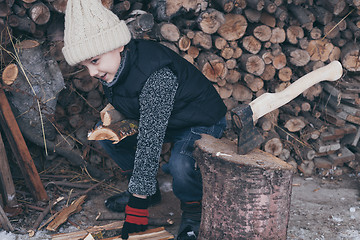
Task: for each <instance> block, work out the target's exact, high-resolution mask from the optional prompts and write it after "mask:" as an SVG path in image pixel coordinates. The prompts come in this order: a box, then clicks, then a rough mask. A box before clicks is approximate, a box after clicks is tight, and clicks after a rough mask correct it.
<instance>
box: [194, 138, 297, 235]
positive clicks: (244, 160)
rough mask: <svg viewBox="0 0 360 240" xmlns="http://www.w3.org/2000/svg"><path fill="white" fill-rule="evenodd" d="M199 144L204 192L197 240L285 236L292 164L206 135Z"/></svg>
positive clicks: (196, 143) (196, 147) (199, 162)
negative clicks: (245, 151)
mask: <svg viewBox="0 0 360 240" xmlns="http://www.w3.org/2000/svg"><path fill="white" fill-rule="evenodd" d="M201 136H202V138H201V139H200V140H197V141H196V142H195V150H194V156H195V158H196V160H197V162H198V164H199V167H200V170H201V174H202V178H203V184H204V186H203V188H204V196H203V199H202V218H201V219H202V220H201V225H200V232H199V238H198V239H286V233H287V224H288V220H289V213H290V199H291V187H292V174H293V167H292V166H291V165H289V164H287V163H286V162H284V161H282V160H280V159H279V158H277V157H274V156H273V155H271V154H269V153H265V152H263V151H261V150H258V149H255V150H253V151H252V152H250V153H248V154H246V155H239V154H237V146H236V143H234V142H231V141H229V140H226V139H216V138H214V137H212V136H210V135H206V134H202V135H201Z"/></svg>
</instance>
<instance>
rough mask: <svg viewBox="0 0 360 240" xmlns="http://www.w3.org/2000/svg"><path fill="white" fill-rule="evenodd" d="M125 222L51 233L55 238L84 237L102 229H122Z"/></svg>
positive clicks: (64, 239)
mask: <svg viewBox="0 0 360 240" xmlns="http://www.w3.org/2000/svg"><path fill="white" fill-rule="evenodd" d="M123 224H124V221H115V222H112V223H109V224H106V225H102V226H93V227H89V228H87V229H85V230H78V231H75V232H70V233H57V234H53V235H51V238H52V239H53V240H68V239H83V238H84V237H86V235H87V234H88V233H96V232H100V231H106V230H117V229H122V226H123Z"/></svg>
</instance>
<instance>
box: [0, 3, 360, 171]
mask: <svg viewBox="0 0 360 240" xmlns="http://www.w3.org/2000/svg"><path fill="white" fill-rule="evenodd" d="M66 2H67V1H66V0H52V1H49V0H37V1H33V0H0V31H1V38H0V41H1V45H2V46H4V48H2V49H1V53H2V55H1V56H2V58H1V59H2V61H1V65H2V69H8V68H9V69H10V70H11V69H15V67H14V65H11V64H12V63H14V59H13V58H12V56H11V55H10V54H8V52H7V51H5V49H8V50H10V52H11V51H12V48H13V47H12V44H11V39H13V40H15V37H16V38H18V39H27V38H31V39H36V40H37V41H38V42H39V43H42V45H43V46H44V48H45V50H44V55H50V56H51V57H52V58H53V59H55V60H56V62H57V63H58V65H59V67H60V69H61V72H62V74H63V77H64V80H65V85H66V88H65V89H64V90H62V91H61V93H60V94H59V97H58V100H57V104H56V107H55V109H53V110H54V114H52V115H51V116H47V118H48V119H49V120H50V121H51V122H52V123H53V125H54V126H55V128H56V130H57V131H58V132H60V133H61V134H62V135H63V136H66V139H70V140H64V139H65V138H59V139H58V141H59V142H58V143H57V144H60V143H61V144H65V145H68V147H69V148H70V149H73V150H76V151H78V152H81V153H83V154H82V157H83V159H85V161H87V162H93V163H99V162H101V161H102V160H104V159H107V155H106V154H104V153H103V152H102V151H101V150H100V149H99V148H98V146H97V145H93V144H92V143H90V142H88V140H87V133H88V131H89V130H91V129H93V128H94V126H95V124H96V123H97V122H98V121H99V120H100V111H101V110H102V109H103V108H104V107H105V106H106V105H107V102H106V100H105V98H104V94H103V90H102V88H101V85H100V84H99V83H98V81H97V80H96V79H94V78H92V77H90V76H88V74H87V73H86V71H85V70H84V69H81V68H79V67H70V66H69V65H67V64H66V62H65V61H64V58H63V56H62V53H61V48H62V46H63V42H62V39H63V27H64V26H63V21H64V10H65V7H66ZM102 2H103V4H104V5H105V6H106V7H108V8H109V9H111V10H112V11H113V12H114V13H116V14H117V15H118V16H119V17H120V18H122V19H124V20H126V22H127V24H128V26H129V28H130V30H131V32H132V35H133V37H134V38H146V39H152V40H155V41H159V42H161V43H162V44H164V45H166V46H168V47H169V48H171V49H173V50H174V51H176V52H177V53H179V54H180V55H181V56H183V57H184V58H185V59H187V60H188V61H189V62H191V63H193V64H194V65H195V66H196V67H198V68H199V69H200V70H201V71H202V72H203V73H204V75H205V76H206V77H207V78H208V79H209V80H210V81H211V82H212V83H213V85H214V86H215V88H216V89H217V91H218V92H219V94H220V96H221V97H222V99H223V100H224V102H225V104H226V106H227V107H228V110H230V109H232V108H234V107H235V106H237V105H238V104H241V103H249V102H250V101H251V100H253V99H254V98H256V97H257V96H260V95H261V94H263V93H265V92H278V91H281V90H283V89H285V88H286V87H287V86H288V85H289V84H290V83H291V82H294V81H296V80H297V79H298V78H300V77H301V76H303V75H305V74H306V73H308V72H311V71H313V70H315V69H317V68H319V67H322V66H324V65H326V64H328V63H330V62H331V61H333V60H339V61H341V63H342V66H343V68H344V70H345V74H344V76H343V77H342V78H341V79H340V80H339V81H337V82H334V83H333V82H323V83H321V84H316V85H315V86H313V87H311V88H309V89H308V90H306V91H305V92H304V93H303V94H302V95H301V96H299V97H297V98H296V99H295V100H293V101H291V102H290V103H288V104H286V105H285V106H283V107H281V108H280V109H278V110H275V111H273V112H271V113H269V114H267V115H266V116H264V117H262V118H261V119H259V121H258V122H257V126H258V127H259V128H260V129H261V131H262V133H263V135H264V137H265V139H266V141H265V142H264V144H263V145H262V146H261V148H262V150H264V151H266V152H269V153H271V154H273V155H275V156H278V157H280V158H281V159H283V160H285V161H287V162H288V163H290V164H292V165H294V166H295V167H296V168H297V169H298V171H299V172H300V173H302V174H304V175H306V176H311V175H312V174H315V173H320V174H321V175H323V176H328V175H334V174H335V175H337V174H341V173H343V172H344V171H345V170H348V169H351V170H352V171H356V172H359V171H360V148H359V146H358V141H359V138H360V128H359V125H360V113H359V111H360V107H359V104H360V100H359V92H360V87H358V86H359V82H360V78H359V77H358V76H356V73H357V72H359V71H360V64H359V62H360V57H359V56H360V46H359V44H358V43H357V40H358V39H359V36H360V17H359V12H360V2H359V1H358V0H336V1H335V0H334V1H333V0H331V1H326V0H214V1H205V0H196V1H189V0H164V1H151V2H150V3H149V2H148V1H133V0H121V1H120V0H102ZM5 67H6V68H5ZM13 71H17V70H11V71H10V73H9V72H5V71H4V73H3V77H2V78H3V84H4V85H5V86H6V89H7V91H8V92H12V91H13V92H14V91H15V92H16V91H17V89H16V84H15V83H16V81H17V80H11V78H13V75H12V74H14V73H13ZM7 76H9V77H7ZM12 82H14V83H13V84H12ZM227 119H228V120H229V124H230V123H231V121H230V114H228V115H227ZM226 136H227V137H228V138H230V139H236V137H234V136H233V133H232V132H231V131H230V130H229V131H228V132H227V135H226ZM56 146H58V145H56ZM168 149H169V146H166V147H164V151H163V153H162V155H161V158H162V159H163V160H165V161H166V160H167V159H168V157H169V154H170V153H169V151H168ZM95 156H97V157H95ZM99 159H100V160H99ZM105 161H107V160H105Z"/></svg>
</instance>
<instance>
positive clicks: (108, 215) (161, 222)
mask: <svg viewBox="0 0 360 240" xmlns="http://www.w3.org/2000/svg"><path fill="white" fill-rule="evenodd" d="M96 220H97V221H104V220H105V221H106V220H125V213H123V212H121V213H118V212H99V213H98V215H97V216H96ZM173 224H174V221H173V220H172V219H165V218H153V217H149V226H170V225H173Z"/></svg>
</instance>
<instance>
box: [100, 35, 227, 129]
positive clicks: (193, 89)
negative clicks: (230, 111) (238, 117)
mask: <svg viewBox="0 0 360 240" xmlns="http://www.w3.org/2000/svg"><path fill="white" fill-rule="evenodd" d="M126 49H127V51H129V52H128V53H127V59H126V61H125V67H124V70H123V71H122V72H121V75H120V77H119V79H118V81H117V82H116V84H115V85H114V86H112V87H110V88H107V87H105V86H104V91H105V94H106V96H107V98H108V100H109V102H110V103H111V104H112V105H113V106H114V107H115V108H116V109H117V110H118V111H120V112H121V113H123V114H124V115H125V116H126V117H127V118H131V119H139V116H140V113H139V95H140V92H141V89H142V88H143V86H144V84H145V82H146V80H147V79H148V78H149V76H150V75H151V74H152V73H153V72H154V71H156V70H158V69H161V68H163V67H164V66H169V67H170V69H171V70H172V71H173V72H174V73H175V74H176V76H177V78H178V82H179V87H178V89H177V92H176V95H175V103H174V108H173V111H172V114H171V116H170V119H169V124H168V127H169V128H183V127H190V126H199V125H200V126H210V125H213V124H215V123H216V122H218V121H219V120H220V119H221V118H222V117H223V116H225V113H226V110H227V109H226V106H225V105H224V103H223V101H222V99H221V98H220V96H219V94H218V93H217V92H216V90H215V88H214V87H213V86H212V84H211V82H210V81H209V80H208V79H207V78H206V77H205V76H204V75H203V74H202V73H201V72H200V71H198V70H197V69H196V68H195V67H194V66H193V65H192V64H191V63H189V62H188V61H187V60H185V59H183V58H182V57H181V56H179V55H178V54H177V53H175V52H173V51H172V50H170V49H169V48H167V47H165V46H163V45H161V44H159V43H156V42H153V41H148V40H131V41H130V43H129V44H128V46H127V48H126Z"/></svg>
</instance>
